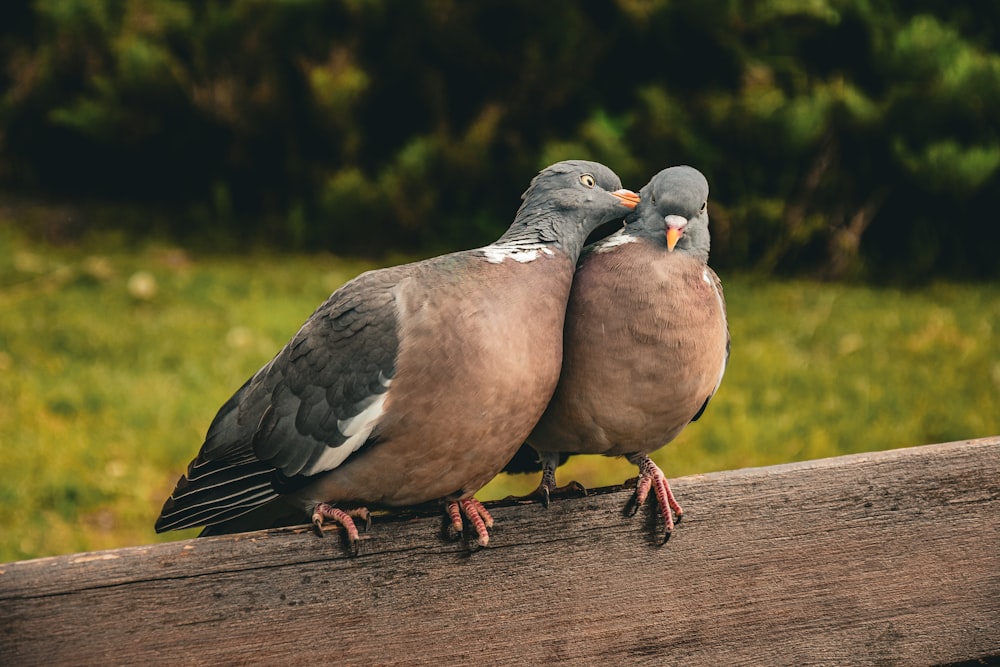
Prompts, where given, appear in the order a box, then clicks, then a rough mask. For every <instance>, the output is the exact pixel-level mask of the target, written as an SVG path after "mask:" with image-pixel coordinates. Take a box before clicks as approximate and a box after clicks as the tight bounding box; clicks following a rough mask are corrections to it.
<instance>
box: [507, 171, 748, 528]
mask: <svg viewBox="0 0 1000 667" xmlns="http://www.w3.org/2000/svg"><path fill="white" fill-rule="evenodd" d="M639 195H640V197H641V199H640V202H639V205H638V206H637V207H636V209H635V210H634V211H633V212H632V213H631V214H630V215H629V216H628V217H627V218H626V221H625V226H624V227H623V228H622V229H620V230H619V231H617V232H616V233H614V234H611V235H610V236H608V237H606V238H604V239H603V240H601V241H598V242H597V243H594V244H592V245H590V246H587V248H586V249H585V250H584V251H583V253H582V255H581V259H580V262H579V267H578V268H577V272H576V277H575V279H574V282H573V288H572V292H571V295H570V302H569V306H568V310H567V314H566V328H565V340H564V351H563V367H562V373H561V376H560V378H559V384H558V386H557V388H556V391H555V393H554V394H553V397H552V401H551V402H550V403H549V405H548V407H547V408H546V410H545V412H544V414H543V415H542V418H541V420H540V421H539V423H538V424H537V425H536V426H535V428H534V429H533V430H532V432H531V434H530V435H529V436H528V438H527V444H526V445H525V447H524V448H522V450H520V451H519V452H518V453H517V454H516V455H515V456H514V457H513V458H512V460H511V462H510V463H508V465H507V467H506V468H505V470H506V471H508V472H523V471H526V470H527V469H529V468H531V467H532V466H531V464H530V461H531V459H532V456H531V454H532V452H531V451H530V450H529V449H528V448H529V447H530V449H531V450H534V452H537V454H534V457H533V458H534V462H535V468H534V469H535V470H537V469H538V465H539V464H540V465H541V468H542V481H541V484H540V485H539V488H538V490H537V491H536V492H535V493H536V494H538V495H541V496H542V499H543V501H544V502H545V504H546V505H547V504H548V498H549V496H550V494H551V493H553V492H554V491H556V490H557V488H556V485H555V469H556V467H557V466H558V465H560V464H561V463H562V462H563V461H565V459H566V455H567V454H603V455H605V456H624V457H626V458H627V459H628V460H629V461H630V462H632V463H634V464H636V465H637V466H638V468H639V479H638V483H637V485H636V489H635V493H634V494H633V496H632V498H631V500H630V501H629V504H628V506H627V507H626V512H627V513H631V514H634V513H635V511H637V510H638V508H639V506H641V505H642V503H643V502H644V501H645V500H646V497H647V495H648V493H649V490H650V487H652V488H653V489H654V491H655V494H656V498H657V500H658V501H659V504H660V510H661V512H662V515H663V519H664V521H665V523H666V530H665V534H664V539H663V542H666V541H667V540H668V539H669V538H670V535H671V532H672V531H673V528H674V518H673V515H676V517H677V520H678V521H680V518H681V516H682V515H683V510H682V508H681V506H680V505H679V504H678V502H677V500H676V499H675V498H674V495H673V493H672V491H671V490H670V485H669V483H668V482H667V479H666V477H665V476H664V474H663V471H662V470H660V468H659V467H658V466H657V465H656V464H655V463H654V462H653V461H652V460H651V459H650V458H649V454H650V453H652V452H654V451H656V450H658V449H659V448H660V447H662V446H664V445H665V444H667V443H669V442H670V441H671V440H673V439H674V438H676V437H677V436H678V434H680V432H681V431H682V430H683V429H684V427H685V426H687V424H688V423H690V422H693V421H695V420H697V419H698V418H699V417H701V416H702V414H703V413H704V412H705V408H706V407H707V406H708V402H709V400H711V398H712V396H714V395H715V392H716V391H717V390H718V388H719V385H720V384H721V382H722V376H723V374H724V373H725V370H726V364H727V363H728V360H729V347H730V338H729V327H728V323H727V320H726V305H725V300H724V298H723V294H722V283H721V282H720V281H719V277H718V276H717V275H716V274H715V272H714V271H713V270H712V269H711V268H709V266H708V252H709V231H708V181H707V180H706V179H705V177H704V176H703V175H702V174H701V172H699V171H698V170H696V169H694V168H692V167H689V166H677V167H671V168H669V169H664V170H663V171H661V172H660V173H658V174H657V175H656V176H654V177H653V178H652V180H651V181H650V182H649V183H648V184H647V185H646V186H645V187H643V188H642V190H640V192H639ZM577 487H578V485H577ZM569 488H570V485H567V487H564V489H566V490H567V491H568V490H569ZM578 488H582V487H578ZM564 489H559V490H560V491H563V490H564Z"/></svg>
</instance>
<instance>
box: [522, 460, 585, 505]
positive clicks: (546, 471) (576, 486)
mask: <svg viewBox="0 0 1000 667" xmlns="http://www.w3.org/2000/svg"><path fill="white" fill-rule="evenodd" d="M540 461H541V464H542V481H540V482H539V483H538V488H537V489H535V490H534V491H532V492H531V493H530V494H528V496H526V497H528V498H539V499H541V501H542V505H544V506H545V507H548V506H549V500H551V499H552V498H577V497H582V496H586V495H587V489H586V488H585V487H584V486H583V484H580V482H576V481H573V482H569V483H568V484H565V485H563V486H556V468H557V467H558V466H559V454H558V453H544V454H541V455H540Z"/></svg>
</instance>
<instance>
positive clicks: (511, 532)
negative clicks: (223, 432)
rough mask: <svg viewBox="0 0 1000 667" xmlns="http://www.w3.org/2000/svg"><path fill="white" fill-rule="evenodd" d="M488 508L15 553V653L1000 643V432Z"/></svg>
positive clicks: (31, 657) (30, 661) (406, 654)
mask: <svg viewBox="0 0 1000 667" xmlns="http://www.w3.org/2000/svg"><path fill="white" fill-rule="evenodd" d="M672 486H673V489H674V490H675V492H676V493H677V496H678V498H679V500H680V501H681V503H682V504H683V505H684V507H685V510H686V512H687V513H686V514H685V518H684V521H683V523H681V524H680V526H679V527H678V528H677V530H676V531H675V533H674V537H673V538H672V539H671V541H670V542H669V543H668V544H667V545H665V546H662V547H660V546H657V545H656V542H657V539H656V534H658V532H659V527H658V526H655V525H654V524H653V523H652V521H653V519H654V512H653V511H652V508H649V507H647V508H644V509H643V510H642V511H640V513H639V515H637V516H636V517H634V518H631V519H628V518H624V517H623V516H622V514H621V508H622V507H623V506H624V504H625V502H626V501H627V499H628V497H629V492H628V491H627V490H610V491H606V492H602V493H596V494H592V495H590V496H588V497H586V498H580V499H574V500H563V501H557V502H554V503H553V504H552V506H551V507H550V508H549V509H548V510H544V509H542V508H541V507H540V506H537V505H516V504H508V505H500V506H496V507H494V509H493V511H494V516H495V518H496V519H497V525H496V527H495V529H494V531H493V537H492V541H491V543H490V548H488V549H484V550H480V551H478V552H475V553H469V552H468V551H466V550H465V549H464V548H463V545H462V544H461V543H454V542H447V541H445V540H442V539H441V538H440V530H441V526H442V521H441V519H440V518H438V517H437V516H415V517H410V518H405V519H399V520H396V519H390V518H388V517H380V518H377V519H376V523H375V525H374V527H373V529H372V531H371V533H370V539H368V540H366V541H365V542H364V543H363V546H362V552H361V554H360V555H359V556H358V557H357V558H349V557H347V556H346V555H345V554H344V550H343V547H342V545H341V543H340V541H339V540H338V539H336V538H335V537H334V538H332V539H330V538H328V539H322V540H321V539H318V538H316V537H315V536H314V535H312V534H310V533H309V532H307V531H305V530H303V529H284V530H274V531H262V532H258V533H247V534H243V535H238V536H226V537H217V538H206V539H200V540H186V541H180V542H173V543H167V544H159V545H155V546H144V547H133V548H127V549H119V550H115V551H105V552H94V553H86V554H73V555H69V556H59V557H55V558H44V559H38V560H32V561H21V562H16V563H8V564H4V565H0V663H2V664H5V665H7V664H9V665H62V664H72V665H108V664H142V665H158V664H173V665H231V664H291V665H330V664H339V665H373V664H428V665H430V664H434V665H438V664H505V665H512V664H541V663H549V664H574V665H583V664H601V663H606V664H636V665H643V664H649V665H652V664H657V665H659V664H672V665H686V664H690V665H705V664H730V665H762V664H766V665H850V664H866V665H907V666H910V665H935V664H949V663H957V662H962V661H968V660H978V659H983V658H987V657H994V658H997V657H1000V437H997V438H988V439H983V440H976V441H966V442H959V443H948V444H942V445H928V446H924V447H914V448H909V449H899V450H892V451H886V452H878V453H871V454H858V455H852V456H845V457H839V458H835V459H824V460H819V461H810V462H805V463H797V464H789V465H781V466H774V467H769V468H755V469H746V470H737V471H732V472H724V473H713V474H708V475H700V476H694V477H686V478H680V479H677V480H674V481H673V482H672Z"/></svg>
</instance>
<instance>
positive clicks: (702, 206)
mask: <svg viewBox="0 0 1000 667" xmlns="http://www.w3.org/2000/svg"><path fill="white" fill-rule="evenodd" d="M706 208H708V202H707V201H703V202H702V203H701V211H700V212H701V213H704V212H705V209H706Z"/></svg>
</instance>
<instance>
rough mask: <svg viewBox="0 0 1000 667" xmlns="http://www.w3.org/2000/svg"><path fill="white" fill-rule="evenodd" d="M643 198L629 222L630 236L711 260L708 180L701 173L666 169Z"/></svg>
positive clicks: (650, 185)
mask: <svg viewBox="0 0 1000 667" xmlns="http://www.w3.org/2000/svg"><path fill="white" fill-rule="evenodd" d="M639 196H640V197H641V199H640V201H639V205H638V206H636V208H635V211H634V212H633V213H632V214H631V215H629V216H628V218H627V219H626V220H625V229H626V232H627V233H631V234H634V235H636V236H646V237H650V238H653V239H655V240H656V241H657V242H659V243H662V244H663V246H664V248H666V249H667V250H668V251H671V252H672V251H673V250H675V249H676V250H678V251H680V252H683V253H685V254H688V255H692V256H695V257H698V258H699V259H702V260H704V261H708V250H709V246H710V244H711V239H710V237H709V233H708V181H707V180H706V179H705V177H704V176H703V175H702V173H701V172H700V171H698V170H697V169H695V168H693V167H688V166H680V167H670V168H669V169H664V170H663V171H661V172H660V173H658V174H657V175H656V176H653V178H652V179H650V181H649V183H647V184H646V185H645V187H643V188H642V190H640V191H639Z"/></svg>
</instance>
